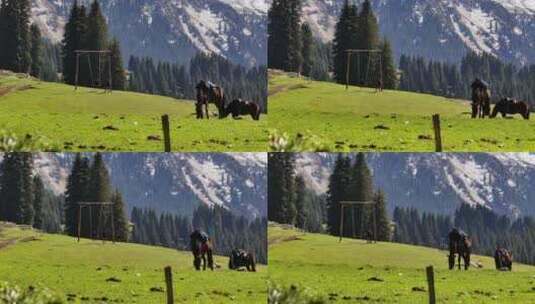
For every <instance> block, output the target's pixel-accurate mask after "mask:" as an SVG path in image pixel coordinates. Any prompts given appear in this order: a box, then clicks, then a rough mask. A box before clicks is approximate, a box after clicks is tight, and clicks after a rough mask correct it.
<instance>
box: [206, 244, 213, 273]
mask: <svg viewBox="0 0 535 304" xmlns="http://www.w3.org/2000/svg"><path fill="white" fill-rule="evenodd" d="M207 254H208V267H209V268H210V269H211V270H212V271H213V270H214V256H213V254H212V249H210V250H208V253H207Z"/></svg>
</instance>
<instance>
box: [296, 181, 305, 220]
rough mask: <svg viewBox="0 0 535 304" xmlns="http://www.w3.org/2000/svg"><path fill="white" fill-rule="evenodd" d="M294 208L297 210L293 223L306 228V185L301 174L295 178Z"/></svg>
mask: <svg viewBox="0 0 535 304" xmlns="http://www.w3.org/2000/svg"><path fill="white" fill-rule="evenodd" d="M295 193H296V194H295V209H296V211H297V213H296V218H295V225H296V227H298V228H301V229H306V225H307V208H308V206H307V204H306V186H305V180H304V179H303V177H302V176H300V175H299V176H297V177H296V178H295Z"/></svg>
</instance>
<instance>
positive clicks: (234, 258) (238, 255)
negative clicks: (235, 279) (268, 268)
mask: <svg viewBox="0 0 535 304" xmlns="http://www.w3.org/2000/svg"><path fill="white" fill-rule="evenodd" d="M241 267H245V268H246V269H247V271H252V272H256V259H255V255H254V253H252V252H246V251H244V250H241V249H234V250H232V252H231V254H230V258H229V261H228V268H229V269H231V270H237V269H240V268H241Z"/></svg>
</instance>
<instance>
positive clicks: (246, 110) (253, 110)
mask: <svg viewBox="0 0 535 304" xmlns="http://www.w3.org/2000/svg"><path fill="white" fill-rule="evenodd" d="M231 114H232V117H233V118H234V119H237V118H238V117H239V116H240V115H251V117H252V118H253V119H254V120H260V106H259V105H258V104H257V103H254V102H250V101H245V100H241V99H234V100H233V101H232V102H231V103H229V105H228V106H227V107H226V108H225V114H224V115H223V117H227V116H229V115H231Z"/></svg>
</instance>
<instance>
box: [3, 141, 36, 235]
mask: <svg viewBox="0 0 535 304" xmlns="http://www.w3.org/2000/svg"><path fill="white" fill-rule="evenodd" d="M32 166H33V158H32V155H31V154H30V153H20V152H18V153H6V154H5V155H4V160H3V162H2V166H1V169H2V170H1V171H2V175H1V179H0V206H1V209H0V219H2V220H5V221H9V222H13V223H17V224H26V225H33V220H34V209H33V200H32V193H33V185H32Z"/></svg>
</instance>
